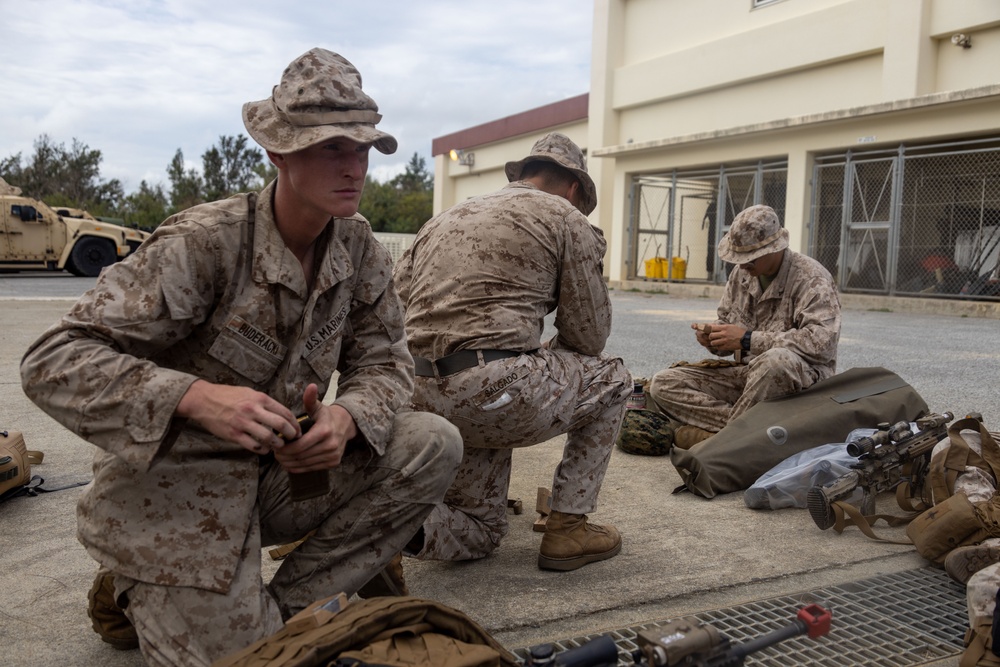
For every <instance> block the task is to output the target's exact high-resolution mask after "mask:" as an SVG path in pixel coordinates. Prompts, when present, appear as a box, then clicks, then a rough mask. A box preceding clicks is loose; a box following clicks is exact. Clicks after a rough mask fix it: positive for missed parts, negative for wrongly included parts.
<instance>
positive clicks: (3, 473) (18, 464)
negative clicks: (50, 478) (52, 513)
mask: <svg viewBox="0 0 1000 667" xmlns="http://www.w3.org/2000/svg"><path fill="white" fill-rule="evenodd" d="M44 456H45V455H44V454H43V453H42V452H36V451H34V450H29V449H28V448H27V446H26V445H25V444H24V436H23V435H22V434H21V433H20V432H19V431H0V501H2V500H7V499H8V498H14V497H17V496H22V495H26V494H29V493H30V488H31V487H29V486H28V484H29V482H33V481H34V480H33V479H32V477H31V465H32V464H34V465H38V464H39V463H41V462H42V459H43V458H44ZM35 479H37V480H39V483H40V482H41V478H40V477H36V478H35Z"/></svg>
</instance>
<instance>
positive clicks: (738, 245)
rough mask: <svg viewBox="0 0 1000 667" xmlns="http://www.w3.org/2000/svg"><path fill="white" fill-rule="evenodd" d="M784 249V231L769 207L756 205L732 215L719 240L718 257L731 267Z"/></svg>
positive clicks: (786, 236) (786, 239)
mask: <svg viewBox="0 0 1000 667" xmlns="http://www.w3.org/2000/svg"><path fill="white" fill-rule="evenodd" d="M787 247H788V230H787V229H784V228H783V227H782V226H781V222H780V221H779V220H778V214H777V213H775V212H774V209H773V208H771V207H770V206H764V205H761V204H758V205H756V206H751V207H750V208H746V209H743V210H742V211H740V212H739V213H738V214H737V215H736V219H734V220H733V224H732V226H731V227H730V228H729V233H728V234H726V235H725V236H723V237H722V240H721V241H719V257H720V258H721V259H722V261H724V262H729V263H731V264H747V263H748V262H752V261H754V260H755V259H757V258H758V257H763V256H764V255H770V254H771V253H774V252H779V251H781V250H784V249H785V248H787Z"/></svg>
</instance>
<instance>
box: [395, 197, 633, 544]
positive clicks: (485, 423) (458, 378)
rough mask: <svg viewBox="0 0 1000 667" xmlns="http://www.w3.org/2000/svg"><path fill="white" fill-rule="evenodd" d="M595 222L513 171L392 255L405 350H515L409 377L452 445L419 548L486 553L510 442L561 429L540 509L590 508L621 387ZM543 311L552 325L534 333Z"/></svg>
mask: <svg viewBox="0 0 1000 667" xmlns="http://www.w3.org/2000/svg"><path fill="white" fill-rule="evenodd" d="M605 249H606V243H605V241H604V237H603V235H602V234H601V232H600V230H599V229H597V228H596V227H594V226H593V225H591V224H590V223H589V221H588V220H587V218H586V217H585V216H584V215H583V214H582V213H580V212H579V211H578V210H577V209H575V208H574V207H573V206H572V205H571V204H570V203H569V202H567V201H566V200H565V199H563V198H561V197H557V196H554V195H550V194H546V193H544V192H542V191H541V190H539V189H537V188H536V187H535V186H534V185H532V184H530V183H528V182H526V181H515V182H513V183H510V184H508V185H507V186H506V187H504V188H503V189H501V190H499V191H498V192H495V193H492V194H488V195H484V196H481V197H476V198H474V199H470V200H468V201H466V202H464V203H461V204H459V205H457V206H455V207H453V208H451V209H449V210H448V211H446V212H444V213H443V214H441V215H439V216H438V217H436V218H434V219H433V220H431V221H430V222H428V223H427V224H426V225H424V227H423V228H422V229H421V230H420V233H419V234H418V236H417V239H416V241H415V243H414V245H413V247H412V248H410V249H409V250H408V251H407V252H406V253H405V254H404V256H403V258H402V259H401V260H400V262H399V263H398V264H397V267H396V272H395V278H396V284H397V288H398V289H399V293H400V296H401V298H402V299H403V303H404V304H405V305H406V330H407V336H408V339H409V345H410V351H411V352H412V353H413V354H414V355H415V356H419V357H423V358H426V359H431V360H434V359H439V358H441V357H444V356H446V355H449V354H451V353H453V352H456V351H458V350H505V351H515V352H523V354H521V355H519V356H514V357H511V358H507V359H500V360H496V361H492V362H490V363H487V364H484V363H480V365H479V366H478V367H473V368H470V369H468V370H464V371H461V372H458V373H455V374H453V375H449V376H445V377H440V378H438V377H417V378H416V387H415V390H414V396H413V405H414V407H415V408H416V409H419V410H427V411H429V412H435V413H437V414H440V415H443V416H445V417H447V418H448V419H449V420H450V421H451V422H452V423H454V424H455V425H456V426H458V428H459V430H460V431H461V432H462V438H463V441H464V444H465V455H464V459H463V461H462V465H461V468H460V469H459V471H458V475H457V477H456V479H455V483H454V484H453V486H452V488H451V490H450V491H449V492H448V494H447V496H446V497H445V500H444V502H443V503H441V504H439V505H438V506H437V507H436V508H435V509H434V511H433V512H432V513H431V515H430V516H429V517H428V519H427V521H426V522H425V523H424V535H425V547H424V549H423V550H422V551H421V552H420V553H419V554H416V555H417V556H418V557H420V558H428V559H441V560H463V559H471V558H480V557H482V556H485V555H487V554H488V553H490V552H491V551H492V550H493V549H495V548H496V546H497V545H498V544H499V543H500V540H501V538H502V537H503V536H504V535H505V534H506V532H507V518H506V498H507V490H508V485H509V482H510V470H511V448H513V447H524V446H529V445H534V444H537V443H540V442H544V441H545V440H548V439H549V438H552V437H554V436H556V435H559V434H561V433H568V439H567V442H566V446H565V449H564V451H563V459H562V461H561V462H560V464H559V466H558V467H557V469H556V472H555V475H554V479H553V486H552V509H554V510H557V511H560V512H567V513H572V514H584V513H587V512H591V511H593V510H594V509H595V507H596V504H597V496H598V492H599V491H600V488H601V483H602V481H603V479H604V473H605V471H606V469H607V466H608V461H609V459H610V456H611V450H612V448H613V446H614V442H615V437H616V435H617V432H618V428H619V425H620V423H621V419H622V415H623V413H624V411H625V403H626V400H627V398H628V395H629V393H630V392H631V389H632V384H631V377H630V375H629V373H628V371H627V370H626V369H625V367H624V365H623V363H622V361H621V359H618V358H610V357H607V356H605V355H604V354H603V353H602V351H603V349H604V344H605V341H606V340H607V338H608V335H609V333H610V330H611V303H610V299H609V296H608V290H607V287H606V285H605V282H604V278H603V276H602V258H603V256H604V252H605ZM553 310H555V311H556V316H555V327H556V330H557V333H556V335H555V337H554V338H553V339H551V340H549V341H547V342H546V343H545V344H544V345H543V344H542V342H541V336H542V329H543V318H544V317H545V316H546V315H547V314H549V313H551V312H552V311H553Z"/></svg>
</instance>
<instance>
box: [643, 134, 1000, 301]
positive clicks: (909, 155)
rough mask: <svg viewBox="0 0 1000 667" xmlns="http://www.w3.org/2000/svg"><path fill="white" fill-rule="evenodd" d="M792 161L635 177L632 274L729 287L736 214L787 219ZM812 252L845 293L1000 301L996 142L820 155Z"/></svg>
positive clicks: (999, 156)
mask: <svg viewBox="0 0 1000 667" xmlns="http://www.w3.org/2000/svg"><path fill="white" fill-rule="evenodd" d="M787 178H788V170H787V163H785V162H780V161H775V162H765V161H761V162H758V163H755V164H741V165H720V166H719V167H717V168H713V169H705V170H700V171H673V172H668V173H665V174H658V175H649V176H641V177H637V178H636V179H635V180H634V182H633V191H632V219H631V224H630V227H629V229H630V239H629V248H630V253H629V260H628V275H629V278H633V279H634V278H640V279H646V280H651V281H667V282H672V281H679V280H684V281H696V282H697V281H704V282H709V283H716V284H721V283H723V282H725V280H726V278H727V277H728V274H729V272H730V271H731V270H732V266H731V265H727V264H725V263H723V262H721V261H719V259H718V256H717V254H716V252H717V250H716V249H717V245H718V241H719V239H720V238H722V236H723V235H724V234H725V233H726V232H727V231H729V226H730V225H731V224H732V221H733V218H734V217H735V216H736V214H737V213H739V211H741V210H743V209H744V208H746V207H748V206H751V205H754V204H767V205H768V206H771V207H773V208H774V209H775V210H776V212H777V213H778V216H779V219H781V220H782V221H784V219H785V193H786V184H787ZM812 184H813V187H812V200H811V207H810V219H809V221H808V230H809V254H810V255H811V256H813V257H814V258H816V259H817V260H818V261H819V262H820V263H821V264H823V266H825V267H826V268H827V269H828V270H829V271H830V273H831V274H832V275H833V276H834V279H835V280H836V281H837V285H838V287H839V288H840V290H841V291H842V292H856V293H872V294H884V295H900V296H923V297H927V296H932V297H941V298H960V299H978V300H995V299H1000V138H989V139H977V140H969V141H964V142H953V143H948V144H935V145H927V146H905V145H903V146H899V147H898V148H895V149H892V150H878V151H867V152H852V151H848V152H844V153H838V154H832V155H823V156H819V157H817V158H816V160H815V163H814V167H813V178H812Z"/></svg>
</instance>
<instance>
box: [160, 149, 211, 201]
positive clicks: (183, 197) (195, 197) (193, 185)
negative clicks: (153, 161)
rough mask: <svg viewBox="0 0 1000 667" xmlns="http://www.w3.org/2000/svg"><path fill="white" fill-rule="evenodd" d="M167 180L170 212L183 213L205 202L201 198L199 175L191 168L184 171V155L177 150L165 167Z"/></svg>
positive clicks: (201, 186)
mask: <svg viewBox="0 0 1000 667" xmlns="http://www.w3.org/2000/svg"><path fill="white" fill-rule="evenodd" d="M167 178H169V179H170V211H171V212H173V213H176V212H178V211H183V210H184V209H186V208H190V207H192V206H194V205H195V204H200V203H202V202H203V201H205V200H204V198H203V197H202V188H203V185H202V183H203V182H202V179H201V175H200V174H199V173H198V171H197V170H196V169H194V168H193V167H192V168H191V169H187V170H185V169H184V153H183V152H181V149H179V148H178V149H177V152H176V153H174V157H173V159H172V160H171V161H170V164H169V165H167Z"/></svg>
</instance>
